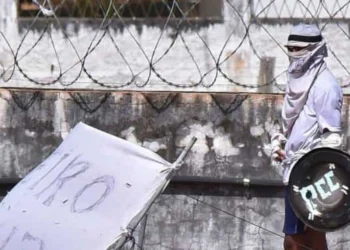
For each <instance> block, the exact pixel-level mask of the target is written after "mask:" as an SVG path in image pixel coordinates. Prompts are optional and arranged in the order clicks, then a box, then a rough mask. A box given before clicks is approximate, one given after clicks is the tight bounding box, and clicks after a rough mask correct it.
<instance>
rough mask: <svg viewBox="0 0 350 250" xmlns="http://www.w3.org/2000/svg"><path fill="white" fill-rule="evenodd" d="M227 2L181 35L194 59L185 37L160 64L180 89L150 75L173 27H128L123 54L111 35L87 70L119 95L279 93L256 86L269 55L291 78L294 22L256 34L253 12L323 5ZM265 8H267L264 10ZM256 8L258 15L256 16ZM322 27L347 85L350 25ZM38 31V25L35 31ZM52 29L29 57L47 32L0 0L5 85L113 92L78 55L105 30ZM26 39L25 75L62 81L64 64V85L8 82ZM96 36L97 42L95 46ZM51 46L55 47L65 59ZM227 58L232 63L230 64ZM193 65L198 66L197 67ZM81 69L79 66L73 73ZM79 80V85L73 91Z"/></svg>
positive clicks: (17, 76) (298, 11) (117, 37)
mask: <svg viewBox="0 0 350 250" xmlns="http://www.w3.org/2000/svg"><path fill="white" fill-rule="evenodd" d="M223 1H224V4H223V17H224V18H223V19H224V22H223V23H221V24H213V25H210V26H208V27H202V28H199V29H197V30H187V31H185V30H184V31H182V32H181V36H182V38H183V39H184V41H185V42H186V46H187V48H188V49H189V50H190V51H191V53H192V56H193V58H191V55H190V54H189V53H188V52H187V50H186V46H185V44H184V43H183V42H182V39H181V36H178V38H177V39H176V41H175V43H174V45H173V47H172V48H171V49H170V51H169V53H167V55H166V56H165V57H163V58H162V59H161V60H160V61H159V62H158V63H156V64H155V65H154V67H155V69H156V70H157V72H158V73H159V74H160V75H161V76H162V77H163V78H164V79H166V80H167V81H168V82H171V83H173V84H174V85H176V86H177V87H174V86H170V85H169V84H167V83H165V82H164V81H163V80H162V79H160V78H158V77H157V76H156V74H154V73H152V72H151V74H150V67H149V60H151V58H152V54H153V52H154V51H155V53H154V58H153V61H157V60H158V59H159V58H160V57H161V56H162V55H163V54H164V53H165V52H166V51H167V50H168V48H169V46H170V44H171V43H172V41H173V39H172V35H173V34H174V29H172V28H170V27H167V28H164V29H163V28H159V27H157V26H150V25H146V24H145V25H141V31H140V30H139V28H140V27H139V26H137V25H133V24H128V25H124V30H121V29H114V30H111V32H110V33H111V37H112V38H113V39H114V41H115V43H116V44H117V46H118V48H119V51H121V53H122V55H123V56H121V53H119V52H118V50H117V49H116V48H115V45H114V44H113V42H112V39H111V37H109V36H108V35H107V36H106V37H104V38H103V39H102V42H101V43H100V44H99V45H98V46H97V47H96V49H95V50H94V51H93V52H92V53H91V54H90V55H89V56H88V57H87V59H86V63H85V66H86V69H87V71H88V72H89V73H90V74H91V75H92V76H93V77H94V78H96V79H97V80H99V81H100V82H103V83H104V84H106V85H107V86H112V87H113V88H112V89H114V90H115V89H120V88H119V87H118V86H121V85H123V84H125V83H127V82H131V84H130V85H128V86H125V87H123V88H122V90H136V91H198V92H237V91H244V92H257V91H269V92H270V91H272V92H279V88H277V87H276V86H275V87H274V88H272V89H268V90H262V89H258V88H257V83H258V76H259V71H260V63H261V58H263V57H275V58H276V66H275V72H274V75H275V76H276V77H277V78H276V80H277V83H278V84H280V85H282V87H283V85H284V84H285V80H286V78H285V73H284V72H285V69H286V67H287V66H288V59H287V57H286V53H285V50H284V47H283V44H284V43H285V41H286V39H287V37H288V33H289V31H290V28H291V24H288V23H284V24H283V23H282V22H281V23H280V24H275V23H270V24H269V23H266V22H265V23H263V24H262V25H260V24H250V26H249V32H248V33H246V30H247V29H246V28H245V27H247V26H248V25H249V20H250V19H249V18H250V14H256V13H259V12H260V11H261V10H262V9H263V8H264V7H266V6H269V8H267V9H265V11H264V12H263V13H262V14H261V15H259V17H268V18H275V17H276V16H277V14H276V13H277V12H278V11H277V10H281V11H280V12H279V13H281V16H282V17H286V18H288V17H289V14H288V13H289V12H288V11H287V8H286V5H282V4H281V3H283V2H288V6H289V8H292V7H293V6H294V5H295V4H296V3H299V4H298V5H297V8H295V11H294V12H293V13H294V14H293V15H294V16H295V17H297V18H300V17H302V14H303V11H304V12H305V7H304V6H309V9H310V11H313V12H314V13H316V9H317V5H316V4H317V3H316V2H318V1H316V0H307V1H306V0H303V1H297V0H293V1H292V0H288V1H285V0H276V1H274V2H273V4H272V5H269V3H270V2H271V0H260V1H257V0H256V1H254V2H253V7H252V6H249V5H248V1H240V0H223ZM258 2H260V3H261V5H258ZM329 2H330V1H328V5H327V9H328V10H329V11H330V13H333V14H334V13H338V12H337V11H338V10H339V9H340V8H341V7H344V8H343V9H342V11H340V12H339V13H341V14H338V16H339V15H341V16H344V17H345V18H348V17H349V16H350V12H349V11H350V8H348V7H349V6H350V3H346V2H347V1H345V0H344V1H343V0H341V1H338V2H339V4H338V5H334V6H331V4H330V3H329ZM293 3H294V5H293ZM301 3H303V4H304V6H303V5H302V4H301ZM311 3H312V4H311ZM348 5H349V6H348ZM339 6H340V7H339ZM251 7H252V8H251ZM294 7H295V6H294ZM322 8H323V9H322ZM322 8H321V9H320V11H319V15H318V16H320V17H321V18H325V17H327V16H328V14H327V12H326V11H325V7H324V6H323V7H322ZM348 9H349V10H348ZM251 10H253V11H252V12H251ZM288 10H289V9H288ZM338 16H336V17H338ZM61 21H62V20H61ZM54 22H55V21H54ZM321 25H323V26H322V27H324V36H325V38H326V39H327V41H328V42H329V47H330V53H329V54H330V56H329V58H328V59H327V62H328V65H329V67H330V68H331V69H332V70H333V72H334V74H335V75H336V77H337V78H338V79H339V81H340V84H342V85H345V84H348V83H349V82H350V77H349V75H350V73H349V72H350V59H349V57H348V56H347V53H346V52H347V51H349V49H350V36H349V27H348V23H347V22H346V21H339V22H328V23H322V24H321ZM37 26H38V22H37V23H36V24H35V25H34V27H37ZM19 27H22V28H19ZM50 27H51V37H52V41H53V43H52V41H51V39H50V36H49V35H48V33H45V35H44V37H43V39H42V40H41V41H40V42H39V43H38V44H37V45H36V46H35V47H34V49H33V50H31V52H30V53H29V54H27V51H28V50H29V49H30V48H31V47H32V46H33V44H35V43H36V42H37V41H38V39H39V37H40V35H41V33H40V32H41V30H40V29H31V30H29V31H28V33H27V32H26V30H25V29H23V22H22V21H21V22H19V21H18V19H17V14H16V3H15V0H6V1H1V2H0V29H1V32H2V34H3V35H4V37H6V39H7V40H5V39H4V37H0V62H1V64H2V65H3V68H9V70H8V71H6V73H5V74H4V76H3V78H2V82H1V86H3V87H16V88H50V89H62V88H73V89H92V88H94V89H109V88H105V87H103V86H100V85H98V84H96V83H94V82H93V81H92V80H91V79H89V78H88V77H87V75H86V74H85V73H84V72H83V73H81V74H80V72H81V64H80V63H79V57H78V56H77V53H78V54H79V56H80V57H81V58H82V57H83V56H84V54H85V53H86V51H87V49H88V47H89V46H90V44H91V43H92V44H96V41H97V40H98V39H99V38H100V37H101V36H102V31H99V32H98V33H97V30H96V28H94V27H93V26H92V25H90V24H88V22H79V21H77V20H71V21H69V23H68V24H67V29H66V30H65V32H66V33H67V34H68V35H69V39H65V38H64V34H63V32H62V30H58V29H56V28H55V27H54V26H50ZM96 34H97V36H96ZM246 34H248V36H247V35H246ZM95 36H96V37H95ZM23 38H25V39H24V42H23V44H22V46H21V48H20V50H19V52H18V58H21V57H22V56H23V55H25V56H24V57H23V59H21V60H20V61H19V65H20V67H21V68H22V70H23V72H25V73H26V74H27V75H28V76H29V77H30V78H32V79H34V80H36V81H40V82H42V83H48V82H51V81H54V80H55V79H57V77H58V75H59V68H60V65H61V69H62V72H66V73H65V74H64V75H63V77H62V78H61V79H60V80H59V81H58V82H56V83H55V84H51V85H47V86H41V85H37V84H35V83H32V82H31V81H29V80H28V79H26V78H25V77H24V76H23V74H22V73H21V72H20V71H19V69H18V67H16V68H15V71H14V74H13V75H12V77H11V78H10V80H8V79H9V76H11V72H12V71H11V69H12V68H11V65H13V54H12V52H11V49H12V50H13V51H14V52H16V51H17V49H18V46H19V44H20V42H21V40H22V39H23ZM94 38H96V39H95V40H94ZM6 41H7V42H8V43H9V45H10V46H11V48H10V47H9V45H8V44H7V42H6ZM52 44H54V46H55V47H54V48H55V49H56V51H57V55H58V57H57V56H56V54H55V50H54V48H53V45H52ZM157 44H158V45H157ZM140 47H141V48H142V49H141V48H140ZM155 48H156V49H155ZM74 49H76V50H77V52H75V50H74ZM233 52H234V53H233ZM232 53H233V54H232ZM123 57H124V58H123ZM227 57H228V59H227V60H226V58H227ZM57 58H58V59H59V60H58V59H57ZM213 58H214V59H213ZM338 60H339V61H338ZM125 61H127V62H128V64H129V65H130V68H129V67H127V64H126V62H125ZM194 61H195V62H196V63H197V66H196V64H195V63H194ZM216 61H218V62H219V64H220V67H221V70H222V72H224V73H225V74H226V75H227V76H228V77H229V78H231V79H232V80H233V81H234V82H237V83H240V84H243V85H247V86H253V88H244V87H243V88H241V87H239V86H238V85H237V84H235V83H232V82H230V81H229V80H227V79H226V78H225V77H224V76H223V75H222V74H221V73H220V72H218V70H217V68H216V67H215V65H216ZM75 64H76V66H75V67H73V68H72V66H73V65H75ZM197 67H198V68H197ZM68 69H69V70H68ZM2 71H3V70H2ZM132 72H133V73H134V76H135V75H136V77H135V78H133V74H132ZM201 75H202V76H203V81H202V82H201V84H200V85H198V86H196V87H190V86H193V84H196V83H198V82H200V80H201ZM73 81H74V84H71V85H70V83H72V82H73ZM146 83H147V84H146ZM67 85H69V86H67ZM144 85H146V86H144ZM179 87H180V88H179ZM280 87H281V86H280ZM344 91H345V92H346V93H347V92H349V90H348V89H346V88H345V89H344Z"/></svg>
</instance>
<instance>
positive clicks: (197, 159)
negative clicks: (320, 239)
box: [0, 91, 281, 179]
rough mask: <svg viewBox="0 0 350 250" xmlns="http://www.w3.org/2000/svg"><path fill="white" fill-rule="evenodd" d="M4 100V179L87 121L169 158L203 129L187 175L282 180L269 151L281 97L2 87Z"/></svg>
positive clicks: (1, 149)
mask: <svg viewBox="0 0 350 250" xmlns="http://www.w3.org/2000/svg"><path fill="white" fill-rule="evenodd" d="M11 94H12V95H11ZM79 95H80V96H81V97H82V98H84V99H83V100H84V101H82V100H81V99H78V98H79ZM101 101H104V102H103V103H102V104H101V105H100V102H101ZM0 102H1V113H0V115H1V120H0V124H1V128H0V131H1V133H0V136H1V138H0V140H1V142H2V143H1V146H0V154H1V155H2V156H3V163H2V166H1V168H0V176H1V177H17V176H23V174H25V173H26V171H27V170H28V169H30V168H32V167H34V166H36V165H37V164H38V163H39V162H41V161H42V159H43V158H44V157H46V156H47V155H48V154H49V153H50V152H51V151H52V150H53V149H54V148H55V147H56V146H57V144H58V143H59V142H60V141H61V139H62V137H64V135H66V134H67V133H68V132H69V130H70V129H71V128H73V127H74V126H75V125H76V124H77V123H78V122H80V121H83V122H85V123H87V124H89V125H92V126H94V127H96V128H98V129H101V130H103V131H106V132H108V133H111V134H114V135H117V136H119V137H122V138H125V139H126V140H128V141H131V142H134V143H137V144H139V145H142V146H144V147H147V148H150V149H151V150H153V151H155V152H157V153H159V154H160V155H162V156H163V157H164V158H165V159H167V160H168V161H174V160H175V159H176V157H177V156H178V155H179V153H180V152H181V150H182V148H183V147H184V146H185V145H187V143H188V141H189V140H190V139H191V137H192V136H193V135H195V136H196V137H198V142H197V143H196V145H195V146H194V147H193V149H192V151H191V152H190V155H189V157H188V158H187V161H186V162H187V164H188V166H187V167H184V168H183V170H182V171H180V173H179V174H181V175H189V176H192V175H194V176H210V177H218V178H219V177H246V176H247V177H251V178H264V179H276V178H279V175H278V173H277V171H276V169H273V168H271V167H269V160H268V157H267V146H268V143H269V133H273V131H274V127H273V126H274V118H275V117H276V115H278V112H279V106H280V103H281V98H280V97H278V96H270V97H268V96H242V95H234V94H233V95H210V94H176V93H170V94H159V95H157V94H141V93H139V94H137V93H134V94H129V93H112V94H107V98H106V96H105V94H98V93H95V94H92V93H90V94H88V93H85V94H84V93H72V94H68V93H63V92H41V93H39V92H37V93H35V92H33V93H31V92H8V91H2V92H1V99H0ZM80 102H81V104H80ZM84 102H86V103H87V104H85V105H88V106H89V108H90V109H91V110H93V109H94V108H96V107H97V108H98V109H97V110H96V111H95V112H93V113H89V112H92V111H91V110H90V111H89V110H88V108H87V106H84V104H83V103H84ZM27 103H31V104H32V105H31V106H30V107H29V105H27V107H25V105H26V104H27ZM78 103H79V104H80V105H81V107H80V106H79V105H78ZM99 105H100V106H99ZM20 107H22V109H27V110H22V109H21V108H20ZM83 109H86V111H84V110H83Z"/></svg>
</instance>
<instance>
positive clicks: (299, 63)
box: [288, 42, 327, 78]
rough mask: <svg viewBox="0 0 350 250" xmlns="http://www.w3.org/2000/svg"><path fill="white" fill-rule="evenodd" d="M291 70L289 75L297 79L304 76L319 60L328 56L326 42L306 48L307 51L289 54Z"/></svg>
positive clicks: (289, 69)
mask: <svg viewBox="0 0 350 250" xmlns="http://www.w3.org/2000/svg"><path fill="white" fill-rule="evenodd" d="M288 56H289V62H290V65H289V68H288V73H289V74H290V75H291V76H292V77H295V78H298V77H300V76H302V75H303V74H304V73H305V72H306V71H307V70H308V69H309V68H310V67H311V65H312V64H313V63H314V62H315V61H316V60H317V59H318V58H323V57H325V56H327V47H326V44H325V42H321V43H318V44H315V45H311V46H308V47H306V48H305V49H302V50H299V51H294V52H288Z"/></svg>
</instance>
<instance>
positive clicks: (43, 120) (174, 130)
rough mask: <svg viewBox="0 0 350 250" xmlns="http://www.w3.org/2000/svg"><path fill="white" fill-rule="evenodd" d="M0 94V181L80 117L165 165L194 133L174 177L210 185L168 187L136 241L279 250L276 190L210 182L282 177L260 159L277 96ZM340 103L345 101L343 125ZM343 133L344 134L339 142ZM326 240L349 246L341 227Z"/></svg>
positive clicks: (47, 149) (19, 171)
mask: <svg viewBox="0 0 350 250" xmlns="http://www.w3.org/2000/svg"><path fill="white" fill-rule="evenodd" d="M0 94H1V98H0V102H1V103H0V107H1V110H0V124H1V127H0V140H1V144H0V155H2V165H1V168H0V176H1V177H2V178H6V177H12V178H13V177H22V176H24V175H25V174H26V173H28V171H29V170H30V169H32V168H33V167H35V166H36V165H38V164H39V163H40V162H41V161H42V160H43V159H44V158H45V157H46V156H48V155H49V154H50V153H51V152H52V151H53V150H54V149H55V148H56V147H57V145H58V144H59V143H60V142H61V140H62V138H64V136H65V135H66V134H67V133H69V130H70V129H71V128H72V127H74V125H75V124H77V123H78V122H79V121H82V122H85V123H86V124H89V125H91V126H94V127H96V128H99V129H101V130H103V131H106V132H108V133H111V134H114V135H117V136H119V137H121V138H124V139H126V140H128V141H130V142H133V143H137V144H139V145H142V146H144V147H146V148H149V149H151V150H153V151H155V152H157V153H158V154H160V155H161V156H163V157H164V158H165V159H167V160H168V161H174V160H175V159H176V157H177V156H178V155H179V154H180V152H181V150H182V149H183V147H184V146H185V145H186V144H187V142H188V140H189V139H190V138H191V137H192V136H193V135H195V136H197V137H198V142H197V143H196V144H195V146H194V147H193V148H192V150H191V152H190V153H189V155H188V157H187V158H186V162H185V163H186V164H185V165H184V166H183V168H182V169H181V170H180V171H179V173H178V176H177V177H176V178H178V179H179V178H180V179H181V178H185V177H192V176H197V177H212V178H214V182H213V183H211V184H210V183H204V184H201V185H199V184H195V183H187V184H181V183H180V184H178V185H175V186H173V185H171V186H170V187H169V188H168V189H167V190H166V192H165V193H164V194H163V195H161V196H160V197H159V199H158V200H157V201H156V203H155V204H154V205H153V206H152V208H151V210H150V211H149V213H148V216H147V221H144V222H143V223H141V224H140V227H141V228H139V229H138V231H137V233H136V234H135V236H136V239H137V242H140V241H141V240H140V238H143V241H142V242H143V243H142V244H143V246H144V247H145V249H150V250H151V249H152V250H153V249H156V250H158V249H159V250H163V249H201V250H209V249H269V250H274V249H276V250H277V249H281V246H282V238H281V237H280V236H278V235H281V234H282V233H281V230H282V226H283V224H282V221H283V200H282V198H281V197H283V192H282V191H283V190H282V189H281V188H278V187H276V188H274V189H272V190H271V189H268V188H263V187H256V188H252V190H253V193H252V194H251V195H248V194H247V193H246V192H250V191H249V190H250V189H244V188H243V190H242V187H241V186H235V185H226V186H225V185H224V186H220V185H218V184H215V179H216V181H217V182H220V180H221V179H223V178H233V179H234V178H251V179H253V180H254V179H255V180H266V181H276V180H279V181H280V180H281V175H280V174H281V173H280V169H277V168H274V167H272V166H270V164H269V159H268V148H269V139H270V134H271V133H273V131H275V129H276V128H277V127H278V126H274V124H275V123H274V121H275V119H278V118H279V111H280V108H281V101H282V96H280V95H249V96H244V95H236V94H226V95H219V94H215V95H214V94H191V93H187V94H184V93H182V94H181V93H173V92H172V93H164V94H154V93H153V94H152V93H111V94H108V95H107V96H105V95H104V94H101V93H79V92H74V93H68V92H48V91H44V92H23V91H22V92H19V91H17V92H13V91H12V92H9V91H7V90H2V91H1V92H0ZM78 95H80V97H81V98H83V100H84V103H86V104H87V106H86V105H82V104H81V107H80V106H79V105H78V104H77V100H80V101H78V103H81V102H82V99H78ZM349 100H350V99H349V98H348V97H346V98H345V109H344V114H343V117H344V125H345V128H347V127H348V124H349V120H348V116H349V110H348V103H349ZM96 107H99V108H97V109H96V110H94V109H95V108H96ZM348 139H349V135H348V133H347V135H346V139H345V141H344V145H345V146H346V145H347V141H348ZM274 183H275V182H274ZM186 185H187V186H186ZM188 185H189V186H188ZM254 190H255V191H254ZM245 195H247V197H250V198H249V199H247V198H246V197H245ZM196 199H199V201H198V200H196ZM203 202H205V203H207V204H203ZM212 206H215V207H212ZM233 215H234V216H237V217H239V218H241V219H237V218H235V217H233ZM242 218H243V219H244V220H246V221H242ZM247 221H248V222H247ZM249 222H250V223H254V225H252V224H250V223H249ZM143 226H145V233H144V234H143V231H144V230H141V229H142V227H143ZM266 230H268V231H266ZM141 233H142V235H144V236H143V237H141V236H140V235H141ZM276 234H277V235H276ZM328 237H329V240H330V246H332V248H331V249H348V247H349V246H350V245H349V244H348V243H347V242H348V241H349V236H348V233H347V229H344V230H342V231H338V232H336V233H332V234H329V236H328Z"/></svg>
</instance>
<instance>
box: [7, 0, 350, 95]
mask: <svg viewBox="0 0 350 250" xmlns="http://www.w3.org/2000/svg"><path fill="white" fill-rule="evenodd" d="M17 2H18V6H17V7H18V11H17V17H16V18H17V19H18V20H19V22H20V23H21V27H22V26H23V27H22V29H24V30H25V31H24V32H22V33H21V32H20V34H18V35H16V36H13V34H12V33H10V32H8V31H7V29H5V28H3V30H1V38H2V42H1V44H2V47H3V49H2V51H3V54H4V53H5V52H6V53H7V54H6V56H7V61H11V62H12V63H9V62H5V60H0V61H1V68H2V73H1V78H2V80H3V81H4V82H9V81H16V82H19V84H20V83H21V81H22V82H23V87H26V86H25V84H26V82H30V83H32V84H35V85H38V87H40V86H52V85H59V86H61V87H65V88H68V87H72V86H73V85H74V84H75V85H77V84H85V83H88V84H90V85H89V86H90V87H91V88H94V85H96V86H97V87H103V88H107V89H121V88H126V87H130V86H133V87H137V88H143V87H145V86H147V85H150V84H155V83H154V82H157V83H158V84H159V85H165V86H172V87H177V88H183V89H187V88H194V87H203V88H212V87H213V86H214V85H215V84H222V83H219V82H222V81H221V80H222V79H223V80H225V81H226V82H225V83H224V84H228V85H229V84H232V85H233V86H238V87H241V88H247V89H258V88H262V87H266V86H275V87H277V88H280V85H281V84H282V85H283V83H281V84H278V83H277V78H279V77H280V76H282V75H283V74H284V73H285V70H280V72H277V73H275V76H274V77H273V78H271V79H268V80H267V81H265V82H260V83H259V84H252V83H249V82H248V81H251V80H252V79H253V80H254V78H249V72H246V73H245V74H246V75H247V78H246V79H245V80H240V79H239V78H240V77H236V75H235V74H236V72H235V69H229V70H227V63H229V62H230V61H232V60H233V61H234V60H235V58H234V56H235V55H240V54H241V53H242V52H244V51H245V50H248V52H252V55H253V56H255V59H256V60H258V61H262V60H263V58H264V54H265V55H266V54H268V52H269V51H264V49H263V48H262V47H263V44H260V41H258V40H257V39H254V38H253V37H252V36H254V30H256V29H259V30H260V31H263V32H264V33H265V34H264V36H267V37H268V39H269V43H270V47H271V46H273V47H276V48H275V49H274V51H277V49H278V51H279V52H278V53H279V54H278V56H281V57H283V59H281V60H284V62H283V63H282V64H281V66H279V68H282V66H283V67H284V66H285V65H286V63H287V57H286V51H285V48H284V46H283V45H284V44H283V43H284V40H286V38H287V37H286V36H287V35H288V32H286V31H285V34H284V35H285V37H283V39H282V38H281V37H276V36H277V34H276V32H271V25H270V24H269V23H271V22H274V21H275V22H276V23H280V24H283V23H285V22H288V23H289V24H291V23H292V22H296V21H300V20H303V21H305V22H315V23H318V24H320V25H321V24H322V25H321V28H322V30H324V29H325V28H326V26H327V25H329V24H330V23H332V24H334V25H336V26H337V27H338V28H339V33H340V34H343V35H344V36H345V37H346V38H347V39H349V38H350V36H349V34H348V33H349V32H348V31H346V30H345V28H344V25H342V23H341V22H340V21H342V22H345V21H346V20H347V18H348V17H350V9H349V5H350V1H345V0H336V1H331V2H332V3H330V2H327V3H326V2H325V1H322V0H292V1H286V0H255V1H252V0H246V1H245V2H244V1H243V3H242V1H240V2H241V3H238V2H237V1H234V0H218V1H216V2H215V3H213V2H212V1H208V0H142V1H138V0H137V1H136V0H97V1H92V0H87V1H80V0H79V1H73V0H20V1H17ZM216 9H217V10H216ZM225 13H226V14H225ZM227 13H229V14H227ZM71 18H73V19H74V20H75V21H73V20H72V19H71ZM67 19H69V20H71V21H68V22H71V23H74V22H81V23H87V21H86V20H88V22H90V23H95V26H97V27H95V28H91V32H90V31H89V32H88V34H86V37H85V38H83V39H81V38H80V37H79V35H72V34H70V33H69V32H68V31H67V28H65V26H67ZM23 20H26V21H25V22H24V21H23ZM293 20H294V21H293ZM23 22H24V23H26V24H27V26H28V27H27V28H24V26H25V25H24V24H23ZM149 22H151V23H152V22H153V26H154V27H157V29H158V30H157V31H156V32H153V34H152V35H146V36H149V37H147V41H145V39H144V38H145V37H144V38H143V39H140V36H139V35H138V34H136V33H135V31H134V29H135V25H136V26H137V25H141V26H142V25H146V24H147V23H149ZM132 24H133V25H132ZM210 25H212V27H214V28H216V27H218V26H215V25H222V26H225V27H231V29H230V30H229V31H227V34H228V36H227V37H225V38H223V37H221V38H220V41H219V42H220V43H222V44H223V45H218V44H220V43H217V44H215V46H214V45H213V42H209V41H208V40H209V39H208V37H206V36H208V32H210V31H211V30H212V29H213V28H212V29H210V28H208V27H210ZM87 26H88V23H87ZM117 26H118V27H119V28H120V29H122V30H123V31H122V32H123V33H124V34H127V35H128V41H127V43H133V45H132V46H131V45H130V49H128V50H125V48H126V46H125V42H123V41H122V40H120V39H121V38H122V37H123V35H121V34H120V33H118V34H117V33H115V32H114V30H115V29H116V27H117ZM38 27H41V28H40V32H39V33H38V32H37V30H38ZM91 27H92V26H91ZM201 27H205V29H207V30H208V31H207V32H202V31H203V30H202V29H201ZM188 30H191V32H188ZM58 33H62V34H63V38H62V36H60V35H57V34H58ZM170 33H171V34H170ZM213 33H215V32H214V31H213ZM238 33H239V35H237V34H238ZM209 36H211V35H210V33H209ZM164 37H166V41H165V38H164ZM18 38H20V39H18ZM326 38H327V39H328V40H329V41H330V43H332V42H334V41H335V40H334V39H336V38H334V37H331V36H330V35H328V34H327V35H326ZM211 39H215V37H212V38H211ZM16 40H17V41H16ZM18 40H19V41H18ZM118 40H119V41H118ZM265 40H266V39H265ZM63 41H64V42H63ZM107 42H108V46H106V47H104V45H105V44H107ZM30 44H32V45H30ZM82 44H83V45H82ZM349 44H350V43H349ZM67 46H70V48H67ZM247 46H248V47H247ZM342 46H343V47H344V46H346V44H345V45H344V44H342ZM101 47H103V48H102V49H103V50H104V51H105V53H104V55H100V56H101V57H100V60H99V61H94V62H91V60H95V59H96V58H97V59H98V58H99V57H98V56H97V57H96V56H92V54H93V53H101ZM232 47H234V49H231V48H232ZM328 47H329V50H330V52H331V53H330V54H331V56H332V60H333V64H334V65H336V67H338V68H341V69H342V70H343V71H344V73H345V77H348V76H349V75H350V70H349V65H350V61H348V60H346V59H344V56H343V55H341V56H339V54H340V53H343V52H339V51H337V52H336V51H335V50H334V49H333V45H332V44H329V46H328ZM48 48H50V50H52V52H50V53H49V52H48ZM83 48H84V49H83ZM194 48H200V51H198V50H194ZM228 48H230V50H229V52H228ZM68 50H69V51H70V52H69V53H70V54H69V53H68V52H67V51H68ZM96 51H98V52H96ZM176 51H179V53H183V56H182V55H177V56H176V57H174V55H175V54H176ZM115 52H116V53H115ZM225 52H226V55H225ZM108 53H110V55H108ZM113 53H114V54H113ZM133 53H135V54H137V55H138V60H135V56H130V54H133ZM199 53H204V54H205V60H206V62H203V61H202V59H203V57H202V56H200V55H199ZM47 56H50V57H52V58H49V59H50V60H51V61H55V62H52V63H51V70H47V69H46V71H47V72H43V70H42V69H41V68H40V65H41V64H45V63H46V62H45V59H48V58H45V57H47ZM103 56H106V57H112V56H113V57H115V58H114V59H116V60H115V61H113V62H111V63H108V60H109V59H111V60H112V58H103ZM167 56H172V57H174V59H176V60H177V61H175V62H173V63H172V64H170V65H168V67H167V70H166V72H164V67H166V66H165V65H166V64H168V63H169V59H167V60H165V58H166V57H167ZM9 57H10V59H9ZM255 59H254V60H255ZM104 60H106V61H107V63H105V62H103V61H104ZM130 60H133V61H132V62H131V61H130ZM234 62H235V61H234ZM183 63H186V64H191V68H188V67H187V70H188V71H189V72H185V71H181V70H183V69H184V68H186V67H179V72H178V74H179V75H181V74H185V75H186V76H187V75H188V74H190V76H191V74H192V77H191V78H192V79H189V80H188V81H181V82H177V81H176V80H177V79H176V77H174V76H176V74H174V73H172V72H174V71H176V70H177V65H178V64H183ZM243 63H249V62H243ZM36 64H37V65H36ZM69 64H70V65H69ZM205 64H206V65H205ZM67 65H69V66H67ZM99 65H100V67H101V68H99ZM135 65H137V67H135ZM122 66H123V67H125V70H120V68H121V67H122ZM258 66H259V65H258V64H257V67H258ZM91 67H93V69H91ZM106 67H108V68H106ZM112 67H115V68H116V69H117V70H116V71H115V72H114V73H115V75H113V76H110V77H109V78H108V79H109V80H108V81H106V80H105V79H106V77H104V76H101V75H104V73H106V74H107V75H110V71H109V70H110V69H111V68H112ZM28 68H30V69H32V71H30V70H28ZM250 70H251V69H250ZM119 71H120V72H119ZM168 71H169V72H171V73H172V74H170V75H169V73H168ZM248 71H249V69H248ZM53 73H55V74H53ZM121 75H123V77H121ZM125 75H127V77H125ZM339 77H344V75H341V76H339ZM194 78H195V79H194ZM181 79H182V78H181ZM19 84H17V85H19ZM91 84H92V85H91ZM348 86H349V84H345V85H344V86H343V87H348Z"/></svg>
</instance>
